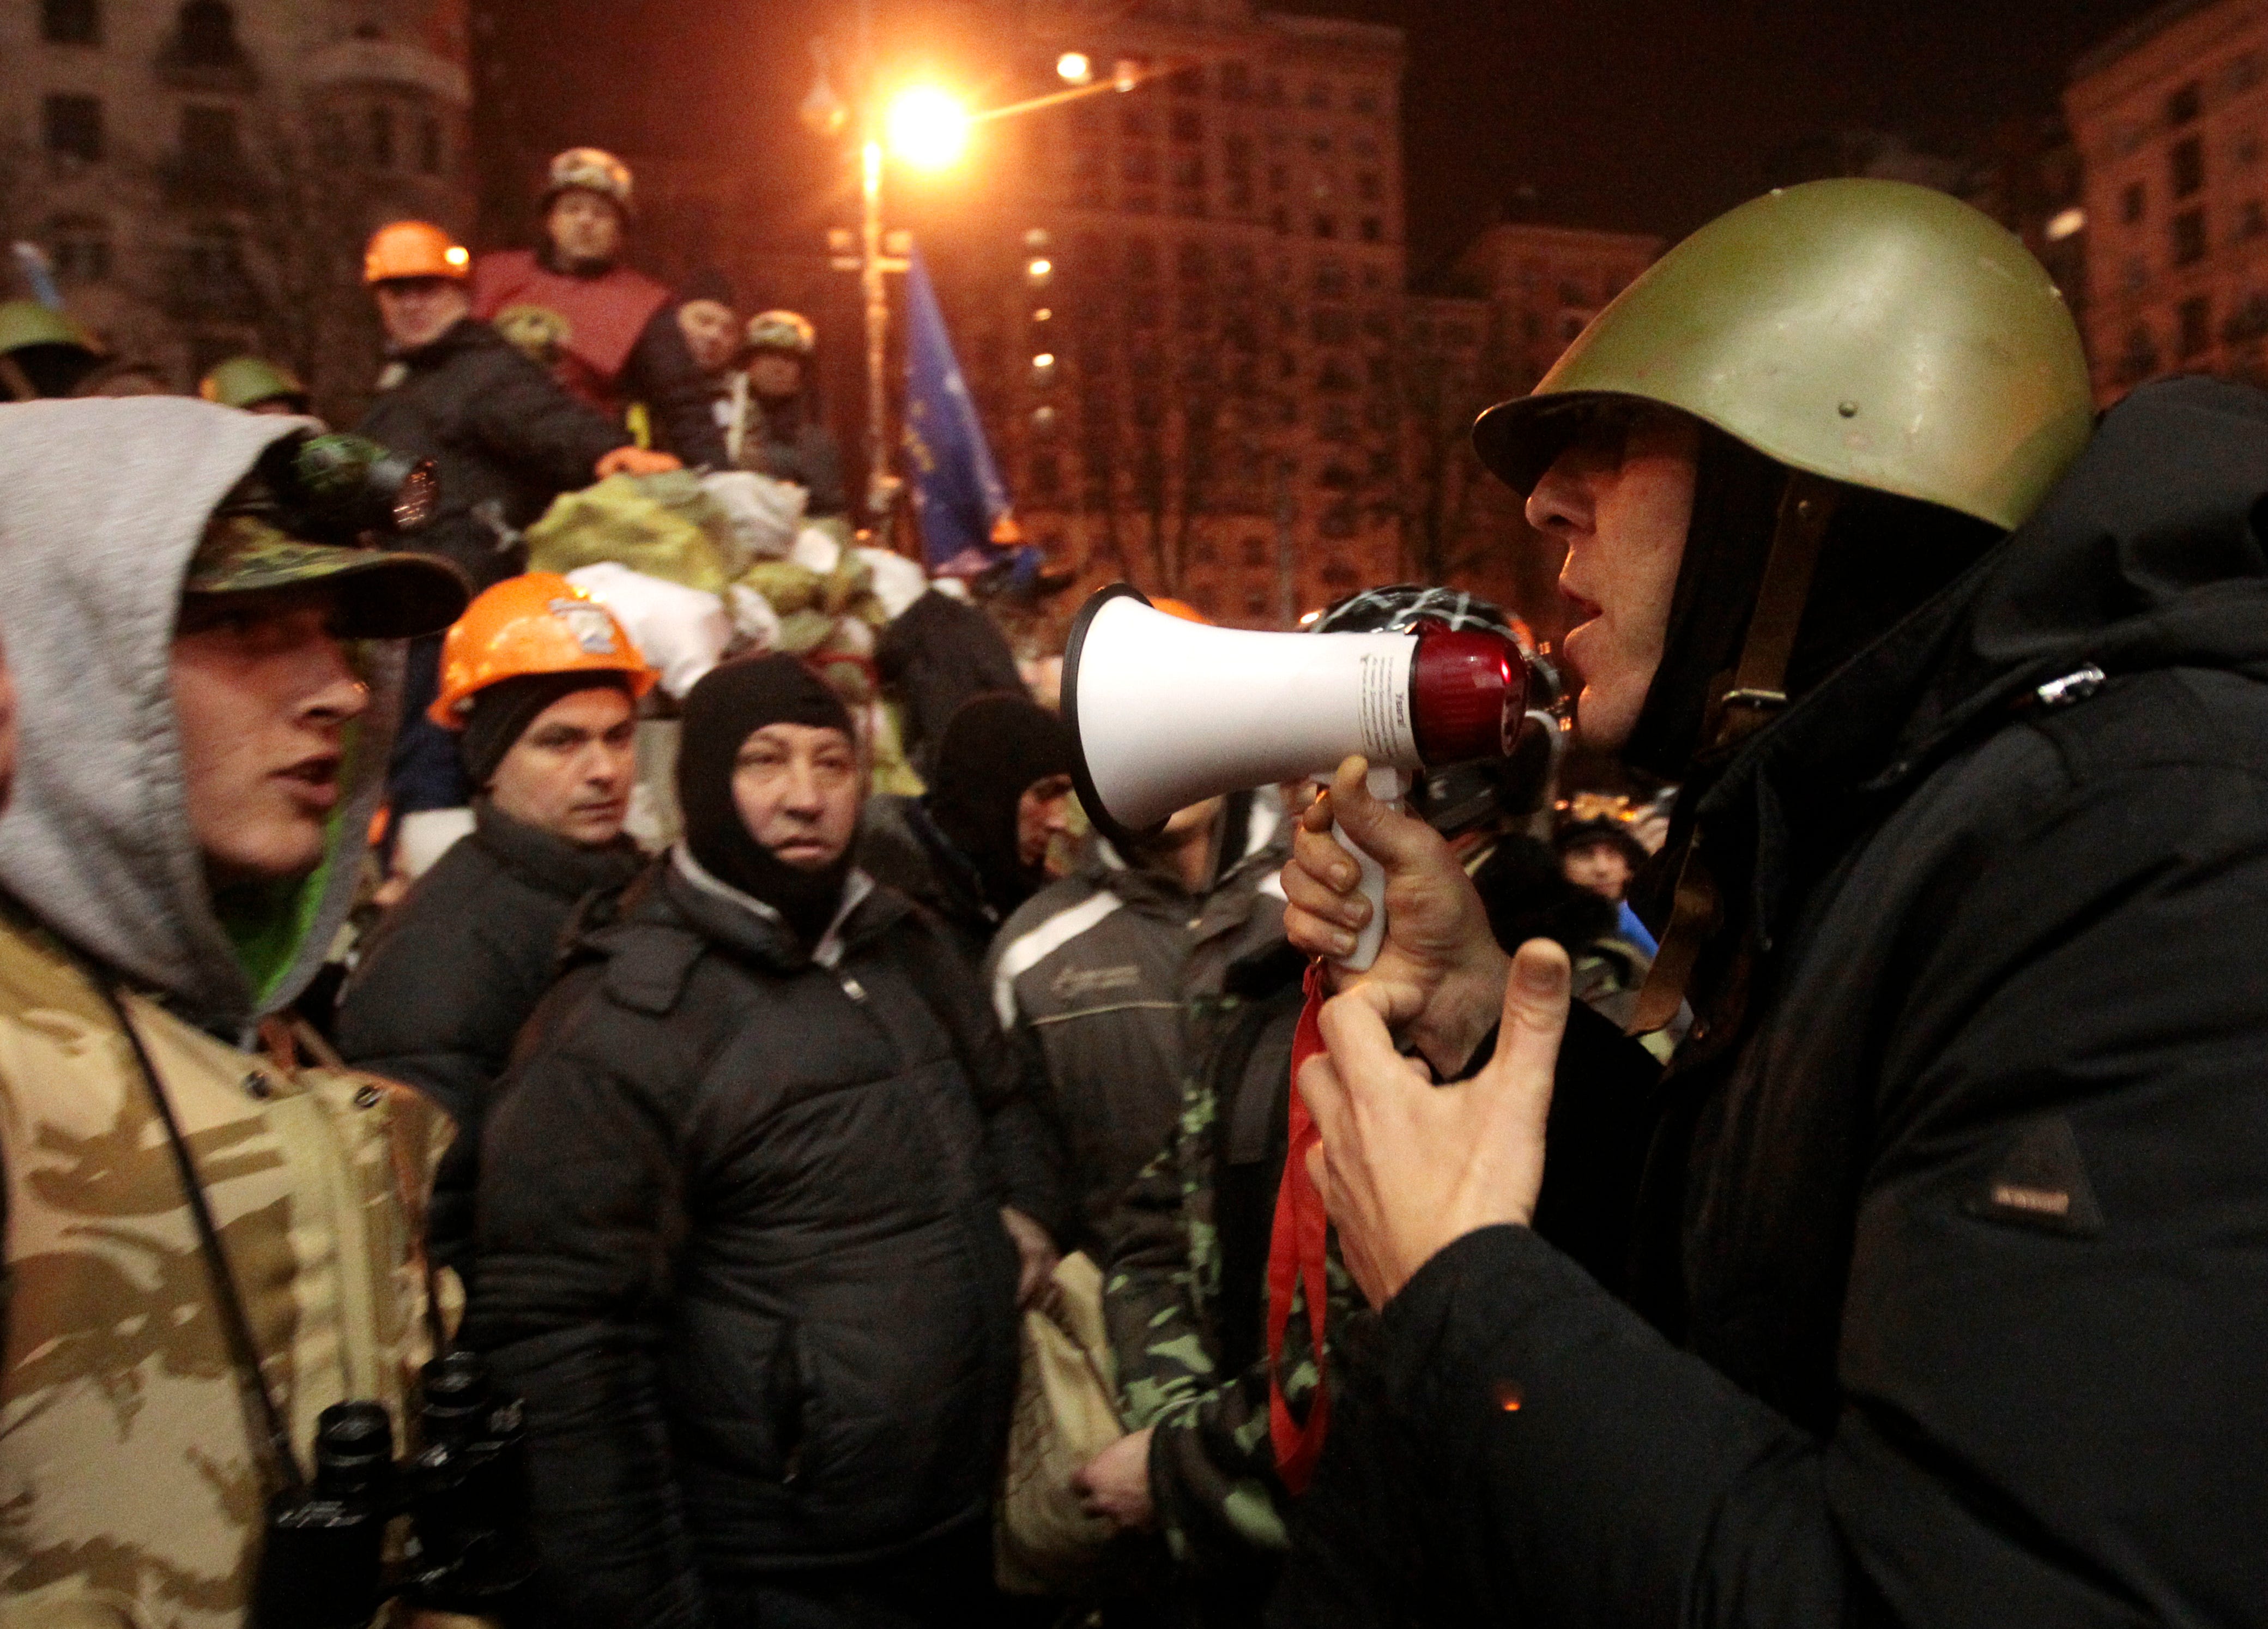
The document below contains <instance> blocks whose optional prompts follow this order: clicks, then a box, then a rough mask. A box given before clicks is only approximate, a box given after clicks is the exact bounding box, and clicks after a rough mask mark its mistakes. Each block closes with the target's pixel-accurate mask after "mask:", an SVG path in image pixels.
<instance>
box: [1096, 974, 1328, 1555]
mask: <svg viewBox="0 0 2268 1629" xmlns="http://www.w3.org/2000/svg"><path fill="white" fill-rule="evenodd" d="M1299 1013H1300V990H1299V986H1298V984H1297V983H1296V981H1295V982H1293V983H1292V984H1291V985H1290V986H1289V988H1288V989H1285V988H1283V987H1281V986H1280V983H1279V987H1278V988H1277V989H1276V990H1275V991H1273V992H1271V993H1268V994H1264V995H1261V996H1258V997H1245V996H1240V995H1236V994H1225V995H1221V996H1217V997H1211V998H1204V999H1199V1000H1198V1001H1197V1002H1196V1003H1195V1004H1194V1010H1193V1014H1192V1023H1191V1037H1192V1042H1193V1045H1192V1048H1191V1051H1190V1056H1191V1058H1193V1059H1194V1062H1193V1064H1192V1066H1191V1068H1190V1069H1189V1073H1188V1076H1187V1080H1186V1083H1185V1087H1184V1090H1183V1092H1182V1110H1181V1117H1180V1119H1179V1121H1178V1123H1177V1124H1176V1125H1175V1130H1174V1132H1173V1134H1172V1137H1171V1139H1170V1140H1169V1141H1168V1142H1167V1146H1166V1147H1165V1148H1164V1149H1163V1150H1162V1151H1161V1152H1160V1154H1158V1156H1157V1158H1155V1159H1154V1160H1152V1161H1151V1162H1150V1164H1149V1166H1148V1168H1146V1169H1145V1170H1144V1171H1143V1173H1142V1175H1141V1176H1140V1177H1139V1178H1138V1180H1137V1181H1136V1183H1134V1185H1133V1186H1132V1187H1131V1188H1130V1190H1128V1192H1127V1194H1126V1197H1125V1198H1124V1199H1123V1201H1122V1205H1121V1211H1120V1213H1119V1215H1118V1217H1117V1218H1116V1221H1115V1223H1114V1227H1113V1232H1114V1235H1116V1240H1117V1244H1116V1249H1115V1250H1114V1252H1113V1255H1112V1257H1111V1264H1110V1267H1111V1270H1110V1272H1109V1276H1108V1283H1107V1286H1106V1289H1105V1294H1104V1310H1105V1312H1106V1314H1107V1316H1108V1320H1109V1326H1110V1337H1111V1345H1112V1347H1113V1348H1114V1350H1115V1352H1116V1356H1117V1360H1118V1374H1119V1396H1120V1406H1121V1410H1122V1412H1123V1416H1124V1419H1125V1423H1126V1425H1127V1426H1128V1428H1129V1429H1131V1430H1139V1429H1141V1428H1142V1427H1143V1426H1155V1427H1156V1432H1155V1434H1154V1435H1153V1436H1152V1440H1151V1446H1150V1489H1151V1496H1152V1500H1153V1501H1154V1503H1155V1505H1156V1507H1157V1510H1158V1519H1159V1525H1160V1529H1161V1530H1162V1531H1163V1533H1164V1535H1165V1538H1166V1542H1167V1546H1168V1548H1169V1550H1170V1551H1171V1552H1172V1554H1173V1557H1174V1559H1175V1564H1176V1566H1177V1567H1178V1568H1179V1569H1180V1572H1181V1574H1182V1579H1183V1581H1185V1582H1187V1583H1189V1584H1192V1585H1196V1586H1198V1588H1197V1590H1196V1591H1195V1593H1197V1594H1199V1595H1204V1594H1206V1593H1207V1592H1208V1591H1210V1590H1211V1589H1212V1588H1214V1587H1215V1586H1217V1585H1219V1583H1221V1582H1223V1581H1234V1580H1238V1579H1244V1580H1250V1579H1252V1578H1253V1577H1254V1576H1255V1574H1256V1571H1257V1573H1258V1575H1259V1576H1261V1577H1263V1578H1265V1577H1268V1576H1271V1575H1272V1573H1273V1568H1272V1567H1263V1568H1260V1569H1256V1568H1255V1566H1254V1562H1255V1559H1256V1553H1255V1552H1259V1553H1260V1554H1261V1555H1263V1556H1268V1557H1273V1556H1275V1555H1277V1554H1280V1552H1282V1551H1283V1550H1284V1548H1285V1525H1284V1515H1285V1505H1286V1502H1287V1501H1288V1500H1289V1498H1290V1495H1289V1493H1287V1492H1286V1490H1285V1487H1284V1485H1283V1483H1282V1482H1281V1481H1280V1480H1279V1479H1278V1477H1277V1474H1276V1468H1275V1459H1274V1454H1273V1450H1272V1448H1271V1447H1270V1442H1269V1434H1268V1364H1267V1351H1266V1319H1267V1295H1266V1287H1265V1286H1266V1279H1265V1264H1266V1260H1267V1253H1268V1240H1269V1230H1270V1225H1271V1221H1272V1218H1273V1215H1274V1209H1275V1198H1276V1191H1277V1185H1278V1182H1279V1181H1280V1179H1281V1175H1282V1171H1283V1165H1284V1155H1285V1144H1286V1139H1287V1137H1288V1131H1287V1128H1286V1119H1285V1102H1286V1098H1285V1093H1286V1091H1287V1089H1288V1086H1289V1081H1290V1065H1291V1053H1292V1030H1293V1028H1295V1027H1296V1024H1297V1022H1298V1018H1299ZM1329 1277H1330V1302H1331V1304H1330V1308H1329V1322H1328V1324H1327V1329H1328V1330H1330V1331H1337V1330H1339V1329H1342V1328H1344V1323H1345V1320H1346V1319H1347V1318H1348V1317H1349V1316H1351V1315H1352V1314H1353V1313H1354V1311H1355V1310H1356V1309H1357V1308H1359V1306H1360V1304H1361V1303H1360V1301H1359V1296H1358V1294H1357V1292H1356V1290H1355V1287H1354V1284H1353V1280H1352V1279H1350V1278H1349V1277H1348V1276H1347V1274H1346V1272H1345V1269H1344V1267H1343V1266H1342V1265H1341V1264H1340V1262H1339V1258H1338V1249H1337V1235H1333V1238H1332V1242H1331V1246H1330V1257H1329ZM1326 1355H1327V1357H1328V1338H1327V1345H1326ZM1283 1369H1284V1375H1285V1397H1286V1399H1287V1401H1288V1402H1289V1403H1290V1404H1291V1407H1292V1412H1293V1414H1294V1417H1295V1418H1300V1419H1304V1418H1305V1417H1306V1412H1307V1404H1308V1400H1309V1398H1310V1397H1312V1395H1313V1393H1314V1387H1315V1380H1316V1366H1315V1361H1314V1352H1313V1350H1312V1348H1311V1346H1310V1344H1309V1341H1308V1332H1307V1308H1306V1304H1305V1300H1304V1297H1299V1298H1295V1299H1294V1301H1293V1302H1292V1317H1291V1323H1290V1327H1289V1329H1288V1330H1287V1331H1286V1333H1285V1343H1284V1353H1283Z"/></svg>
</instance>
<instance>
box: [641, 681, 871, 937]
mask: <svg viewBox="0 0 2268 1629" xmlns="http://www.w3.org/2000/svg"><path fill="white" fill-rule="evenodd" d="M683 719H684V725H683V734H682V737H681V741H680V742H679V745H678V749H677V799H678V803H679V805H680V806H681V808H682V810H683V812H684V819H685V846H686V847H687V849H688V850H689V851H691V853H692V855H693V858H694V859H696V860H698V861H699V862H700V864H701V866H702V868H703V870H705V871H707V872H708V873H709V874H710V875H711V876H713V877H715V878H716V879H717V880H718V881H720V882H724V883H727V884H729V885H730V886H732V887H733V888H738V889H740V892H742V893H743V894H746V895H748V896H750V897H751V898H755V899H759V900H762V902H763V903H765V904H767V905H770V907H771V908H772V909H773V910H777V911H778V912H779V913H780V916H781V917H782V918H784V920H785V921H786V923H787V925H788V926H789V927H790V928H792V930H794V932H795V935H796V937H797V938H799V940H802V941H803V942H804V943H805V944H806V945H815V944H817V943H818V942H819V940H820V937H821V935H822V934H824V933H825V932H827V928H828V924H829V923H831V922H833V921H834V919H835V913H836V910H837V909H838V908H839V907H840V906H841V904H842V903H843V879H844V878H846V877H847V876H849V875H850V873H851V858H852V855H853V853H854V852H855V851H856V849H857V846H858V845H857V843H856V841H855V840H854V841H853V842H852V844H851V845H850V846H849V847H847V848H845V849H844V850H843V854H842V857H841V858H840V859H837V860H836V862H835V863H834V864H833V865H832V866H828V868H827V869H826V870H824V871H802V870H799V869H797V868H796V867H795V866H790V865H786V864H784V863H783V862H782V861H781V860H780V859H778V858H777V856H775V855H774V854H773V853H772V851H770V849H768V848H766V847H765V846H764V845H763V844H761V843H759V842H757V841H756V840H755V837H752V836H751V835H750V834H749V831H748V829H747V825H746V824H745V823H744V822H742V821H741V819H740V809H739V808H738V807H736V806H735V805H734V803H733V763H734V761H735V760H736V759H738V758H739V756H740V747H741V744H742V743H743V742H745V741H747V739H748V737H749V736H751V735H753V734H755V733H756V732H757V731H758V730H760V729H762V728H763V727H764V726H766V725H768V724H803V725H809V726H812V727H813V728H814V729H825V730H840V731H842V732H843V735H844V737H845V738H847V739H848V740H850V741H852V742H854V743H855V742H856V741H858V733H857V732H856V731H855V730H854V729H853V728H852V727H851V713H850V710H849V709H847V708H846V707H844V706H843V702H842V698H841V697H837V696H836V694H835V692H834V691H832V690H830V689H828V688H827V686H826V685H825V684H824V683H823V682H821V681H820V679H819V678H818V676H817V675H815V674H813V673H812V671H811V670H810V669H809V668H807V667H805V666H804V665H803V664H802V663H801V662H799V661H798V660H796V659H795V658H794V657H792V656H758V657H753V658H750V659H747V660H742V661H732V662H726V663H725V664H723V665H722V666H721V667H712V668H711V669H710V671H709V673H708V674H707V676H706V677H704V678H703V680H702V681H701V682H700V683H698V684H696V685H695V686H694V687H693V689H692V692H691V693H690V694H689V695H688V696H687V697H686V698H685V705H684V709H683Z"/></svg>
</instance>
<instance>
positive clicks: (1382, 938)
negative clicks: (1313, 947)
mask: <svg viewBox="0 0 2268 1629" xmlns="http://www.w3.org/2000/svg"><path fill="white" fill-rule="evenodd" d="M1369 784H1370V795H1371V796H1372V797H1373V798H1376V799H1377V800H1379V801H1380V802H1381V803H1391V804H1393V805H1395V807H1397V808H1398V807H1401V803H1402V800H1403V796H1404V794H1406V793H1407V792H1409V790H1410V782H1409V779H1408V778H1407V777H1406V776H1404V775H1403V773H1402V771H1401V770H1395V769H1383V770H1371V772H1370V783H1369ZM1331 836H1332V837H1335V838H1337V840H1338V844H1339V846H1340V847H1341V848H1343V849H1344V850H1345V851H1347V852H1348V853H1350V854H1351V855H1353V856H1354V863H1355V865H1356V866H1357V867H1358V868H1359V870H1360V871H1361V873H1362V879H1361V882H1360V884H1359V888H1360V890H1361V893H1362V896H1363V897H1364V898H1365V899H1366V900H1368V901H1369V902H1370V920H1369V921H1367V922H1366V923H1364V924H1363V925H1362V932H1359V933H1358V934H1356V935H1355V940H1354V950H1353V952H1352V954H1351V955H1344V956H1342V957H1340V958H1339V962H1338V965H1339V966H1341V967H1343V968H1344V969H1346V970H1347V971H1348V972H1350V973H1366V972H1368V971H1369V970H1370V964H1371V963H1372V962H1375V961H1377V960H1378V950H1379V947H1380V946H1381V945H1382V944H1384V943H1385V942H1386V867H1385V866H1381V865H1380V864H1379V863H1378V861H1376V860H1375V859H1372V858H1371V857H1370V855H1369V854H1368V853H1367V852H1366V851H1364V850H1363V849H1362V848H1361V847H1360V846H1359V845H1358V844H1356V842H1355V840H1354V839H1353V838H1352V837H1349V836H1347V831H1346V828H1345V827H1344V826H1342V825H1340V824H1339V823H1338V822H1337V821H1333V822H1331Z"/></svg>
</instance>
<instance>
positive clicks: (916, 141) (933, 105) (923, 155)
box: [884, 85, 969, 170]
mask: <svg viewBox="0 0 2268 1629" xmlns="http://www.w3.org/2000/svg"><path fill="white" fill-rule="evenodd" d="M968 122H969V121H968V108H966V107H962V106H961V102H960V100H958V99H957V98H955V97H954V96H952V95H950V94H949V93H947V92H944V91H940V90H939V89H938V88H936V87H935V86H934V85H917V86H916V87H915V88H914V89H912V90H910V91H905V92H900V93H899V96H898V98H897V100H895V101H894V102H892V103H891V104H890V111H889V115H888V117H887V119H886V120H885V121H884V127H885V129H887V132H888V134H889V138H890V151H892V152H894V153H895V154H896V155H897V156H898V157H899V158H902V159H903V160H905V162H907V163H908V164H910V165H912V166H914V167H915V168H917V169H923V170H941V169H944V168H945V167H946V166H947V165H949V164H951V163H953V161H954V159H956V158H960V157H961V151H962V150H963V149H964V148H966V147H967V146H968Z"/></svg>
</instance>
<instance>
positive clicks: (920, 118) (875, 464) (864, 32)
mask: <svg viewBox="0 0 2268 1629" xmlns="http://www.w3.org/2000/svg"><path fill="white" fill-rule="evenodd" d="M858 54H859V63H860V75H861V78H862V80H863V85H862V87H861V92H860V94H859V99H858V100H859V104H860V121H859V123H860V135H859V145H858V191H859V202H860V219H859V228H858V234H857V237H856V238H855V240H854V239H853V238H852V235H851V233H850V232H829V233H828V247H829V248H830V250H831V251H832V254H831V257H830V260H829V264H831V265H832V266H833V267H834V268H835V269H836V270H837V271H855V272H857V273H858V288H859V293H860V295H861V297H862V299H863V303H864V305H865V328H866V509H867V512H868V514H869V515H871V516H873V518H874V520H876V522H877V523H878V524H879V525H880V527H882V528H883V531H884V541H885V542H887V527H888V523H889V518H890V516H891V514H892V512H893V511H894V509H895V505H896V503H897V498H898V494H899V492H900V491H901V490H902V489H903V487H904V484H905V483H903V482H902V481H901V480H900V479H899V478H898V476H897V475H895V474H894V473H893V472H892V471H891V468H890V446H889V385H888V377H887V375H888V366H887V358H888V354H889V336H890V295H889V284H888V281H887V279H888V277H889V275H890V274H891V273H892V272H902V271H904V270H905V269H907V268H908V267H909V266H910V265H911V264H912V255H911V252H910V246H909V241H902V240H905V238H906V234H904V233H902V232H886V231H885V230H884V228H883V225H882V163H883V158H884V156H885V151H886V148H887V151H890V152H894V153H895V154H896V155H897V157H898V158H901V159H902V160H903V161H904V162H906V163H909V164H911V165H913V166H916V167H917V168H921V169H943V168H945V167H946V166H949V165H951V164H952V163H953V162H954V160H955V159H956V158H959V157H960V156H961V151H962V150H963V149H964V148H965V147H966V146H967V145H968V134H969V131H970V130H971V129H974V128H975V127H976V125H978V124H983V123H990V122H992V121H994V120H997V119H1006V118H1011V117H1013V116H1014V115H1016V114H1026V113H1034V112H1036V111H1038V110H1039V109H1040V108H1042V107H1056V106H1057V105H1058V104H1060V103H1063V102H1070V101H1077V100H1081V99H1082V98H1085V97H1088V96H1094V95H1097V94H1101V93H1104V92H1126V91H1131V90H1133V89H1134V88H1136V87H1137V86H1138V85H1141V84H1142V83H1143V82H1144V81H1145V79H1148V78H1150V77H1152V76H1154V75H1156V74H1159V73H1165V72H1170V71H1172V70H1173V69H1174V68H1175V67H1177V66H1179V65H1180V64H1179V63H1160V64H1155V65H1152V66H1148V67H1145V66H1142V65H1140V64H1138V63H1133V62H1130V61H1121V62H1119V63H1116V64H1115V66H1114V68H1113V70H1112V73H1111V77H1109V78H1108V79H1101V80H1097V79H1094V77H1093V74H1092V70H1091V66H1090V64H1089V63H1088V60H1087V58H1086V56H1084V55H1081V54H1079V53H1078V52H1066V53H1064V55H1063V57H1062V58H1061V59H1060V60H1059V61H1058V62H1057V75H1058V76H1059V77H1062V78H1063V79H1064V81H1066V85H1065V88H1064V89H1063V90H1060V91H1052V92H1048V93H1047V94H1045V95H1042V96H1035V97H1030V98H1027V99H1026V100H1023V101H1020V102H1012V103H1010V104H1008V105H1007V106H1005V107H988V108H985V109H983V111H981V112H976V113H972V112H970V111H968V109H967V108H966V107H963V106H962V105H961V102H960V101H959V100H957V99H956V98H954V97H953V96H951V95H949V94H948V93H947V92H944V91H941V90H939V89H937V88H935V87H934V86H928V85H918V86H915V87H913V88H911V89H908V90H904V91H902V92H899V93H898V95H897V96H896V97H895V98H894V99H893V100H891V101H890V103H889V105H888V107H887V109H885V108H884V107H882V104H881V99H880V94H879V88H878V85H877V75H876V72H875V70H874V65H873V63H874V57H873V5H872V0H861V4H860V5H859V8H858ZM812 55H813V57H814V60H815V61H816V63H817V64H818V70H819V73H818V77H817V79H816V80H815V81H814V84H813V85H812V88H811V92H810V93H809V94H808V95H806V97H805V98H804V100H803V105H802V107H801V109H800V114H801V116H802V119H803V122H805V124H806V125H807V126H809V127H810V128H811V129H813V130H814V132H816V133H817V134H819V135H821V136H834V135H836V134H838V133H839V132H840V131H841V130H842V129H843V126H844V125H845V124H847V123H848V122H850V109H849V108H847V107H844V106H843V101H842V99H841V98H840V97H838V96H837V95H836V93H835V89H834V87H833V85H830V84H829V83H828V77H827V54H826V48H825V47H824V46H823V45H822V44H820V43H818V42H814V44H813V47H812ZM854 243H855V246H856V252H855V253H853V252H852V249H853V245H854Z"/></svg>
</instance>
